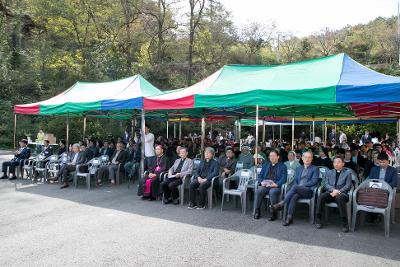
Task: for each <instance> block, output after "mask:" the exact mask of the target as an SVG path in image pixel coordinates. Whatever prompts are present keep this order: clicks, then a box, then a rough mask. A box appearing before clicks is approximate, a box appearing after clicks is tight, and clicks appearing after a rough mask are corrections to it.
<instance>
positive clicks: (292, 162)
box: [285, 151, 301, 183]
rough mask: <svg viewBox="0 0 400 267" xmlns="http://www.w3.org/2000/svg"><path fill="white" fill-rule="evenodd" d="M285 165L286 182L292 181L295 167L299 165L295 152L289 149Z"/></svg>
mask: <svg viewBox="0 0 400 267" xmlns="http://www.w3.org/2000/svg"><path fill="white" fill-rule="evenodd" d="M285 165H286V168H287V170H288V177H287V178H288V182H289V183H292V181H293V179H294V174H295V172H296V169H297V167H300V166H301V165H300V163H299V161H298V160H297V159H296V152H294V151H289V153H288V161H286V162H285Z"/></svg>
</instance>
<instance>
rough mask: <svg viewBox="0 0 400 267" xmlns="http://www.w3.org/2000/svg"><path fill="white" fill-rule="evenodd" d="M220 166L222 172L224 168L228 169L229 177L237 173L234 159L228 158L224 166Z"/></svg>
mask: <svg viewBox="0 0 400 267" xmlns="http://www.w3.org/2000/svg"><path fill="white" fill-rule="evenodd" d="M219 164H220V165H219V167H220V169H221V172H222V171H223V170H224V168H227V169H228V170H229V171H230V173H229V175H232V174H234V173H235V169H236V159H235V158H233V159H228V158H226V159H225V160H224V161H223V164H221V163H219Z"/></svg>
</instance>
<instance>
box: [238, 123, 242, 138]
mask: <svg viewBox="0 0 400 267" xmlns="http://www.w3.org/2000/svg"><path fill="white" fill-rule="evenodd" d="M238 138H239V141H238V142H239V145H241V143H240V140H241V138H242V123H241V122H240V117H239V120H238Z"/></svg>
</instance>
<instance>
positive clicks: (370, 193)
mask: <svg viewBox="0 0 400 267" xmlns="http://www.w3.org/2000/svg"><path fill="white" fill-rule="evenodd" d="M388 200H389V193H388V191H387V190H385V189H381V188H372V187H368V188H361V189H360V190H358V192H357V203H358V204H359V205H364V206H369V207H375V208H381V209H385V208H386V207H387V206H388V202H389V201H388Z"/></svg>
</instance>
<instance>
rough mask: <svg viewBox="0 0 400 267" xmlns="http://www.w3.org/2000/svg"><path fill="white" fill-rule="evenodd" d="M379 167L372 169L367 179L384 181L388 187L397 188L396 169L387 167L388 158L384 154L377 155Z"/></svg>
mask: <svg viewBox="0 0 400 267" xmlns="http://www.w3.org/2000/svg"><path fill="white" fill-rule="evenodd" d="M378 161H379V166H375V167H372V169H371V172H370V174H369V179H379V180H384V181H385V182H387V183H388V184H390V186H391V187H392V188H393V187H396V186H397V171H396V168H394V167H392V166H389V157H388V155H387V154H386V153H385V152H382V153H380V154H379V155H378Z"/></svg>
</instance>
